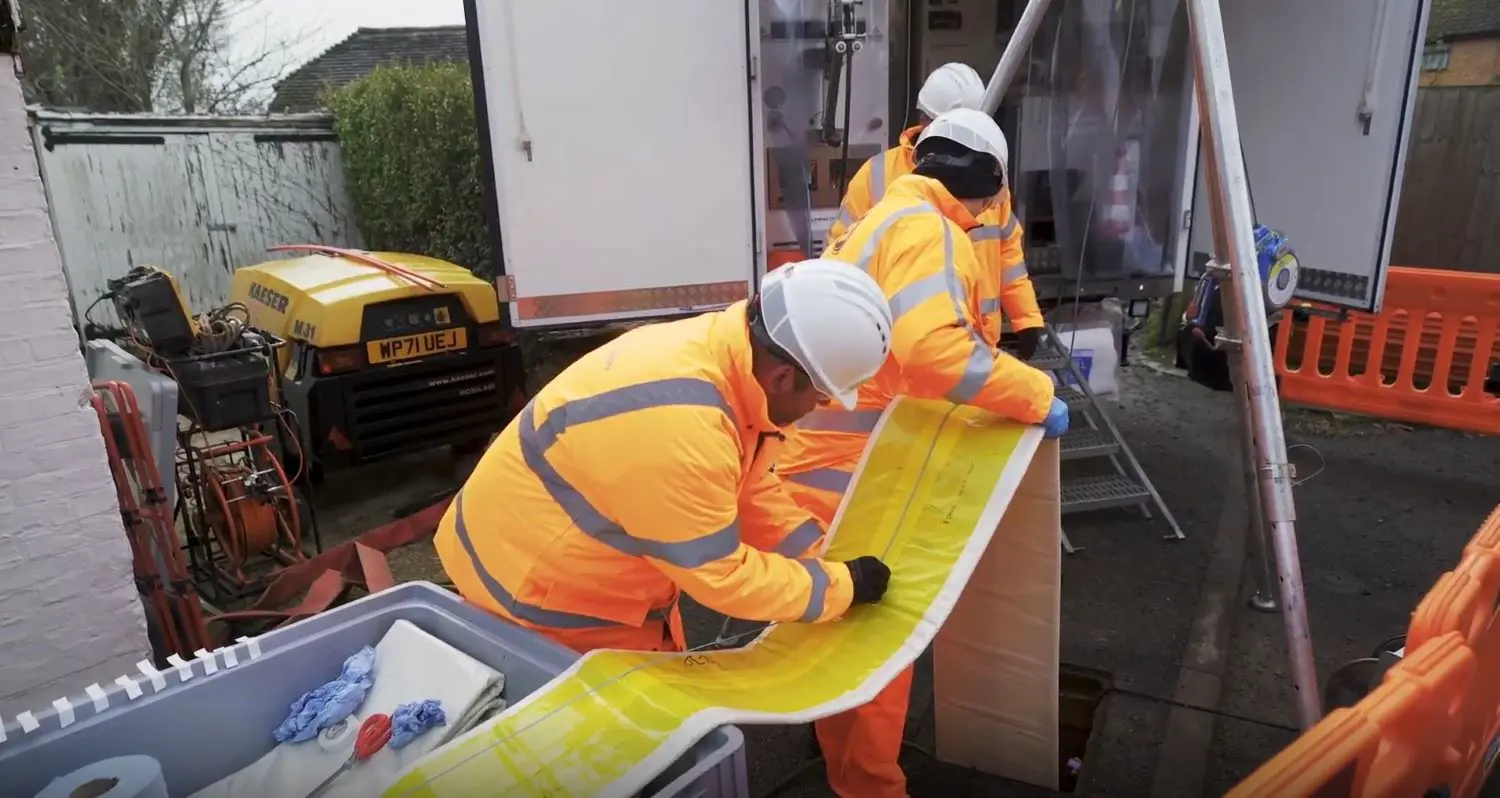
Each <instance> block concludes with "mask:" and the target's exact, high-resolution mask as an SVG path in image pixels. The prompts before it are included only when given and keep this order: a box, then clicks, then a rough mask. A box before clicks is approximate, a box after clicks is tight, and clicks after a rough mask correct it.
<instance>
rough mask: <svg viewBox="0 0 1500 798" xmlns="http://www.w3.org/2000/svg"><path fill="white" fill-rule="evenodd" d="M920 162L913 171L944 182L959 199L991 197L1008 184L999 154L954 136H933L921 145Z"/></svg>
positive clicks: (917, 156)
mask: <svg viewBox="0 0 1500 798" xmlns="http://www.w3.org/2000/svg"><path fill="white" fill-rule="evenodd" d="M916 162H917V165H916V168H915V169H913V170H912V171H913V174H918V175H921V176H922V177H930V178H932V179H933V180H936V181H938V182H939V183H942V184H943V188H946V189H948V193H949V194H952V195H953V196H954V198H955V199H961V200H970V199H989V198H990V197H993V196H995V195H996V194H999V193H1000V189H1002V188H1004V187H1005V180H1004V178H1002V177H1001V176H1000V175H999V174H997V173H998V172H999V171H1000V169H999V164H998V163H997V162H996V160H995V156H993V155H990V154H989V153H984V152H975V151H974V150H971V149H969V148H968V147H965V146H964V145H962V144H959V143H958V142H956V141H952V140H950V139H940V138H930V139H927V140H926V141H923V142H922V143H920V144H918V145H917V150H916Z"/></svg>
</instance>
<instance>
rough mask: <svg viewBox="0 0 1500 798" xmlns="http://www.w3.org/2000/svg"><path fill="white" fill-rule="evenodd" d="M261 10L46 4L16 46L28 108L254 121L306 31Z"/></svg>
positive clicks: (204, 2)
mask: <svg viewBox="0 0 1500 798" xmlns="http://www.w3.org/2000/svg"><path fill="white" fill-rule="evenodd" d="M261 2H262V0H47V2H45V3H40V4H36V5H33V6H32V9H33V11H32V13H31V19H30V20H29V22H30V25H29V26H28V29H27V31H26V32H25V34H24V35H23V38H22V47H23V50H22V57H23V63H24V65H25V70H26V71H25V84H24V85H25V88H26V91H27V96H28V100H29V101H31V102H36V103H41V104H44V105H48V106H52V107H64V108H78V109H86V110H94V111H107V112H146V111H158V112H182V113H258V112H261V111H264V109H265V107H266V105H267V104H268V102H269V100H270V95H271V87H272V84H274V83H275V82H276V81H277V80H279V79H280V78H281V77H283V76H284V75H285V74H286V73H287V72H289V71H290V70H291V69H292V68H293V67H294V66H295V64H294V63H293V61H292V60H291V58H292V57H291V55H290V54H291V53H294V52H297V51H299V50H300V49H301V48H300V47H299V45H301V44H302V43H303V42H305V41H306V40H307V38H308V31H305V30H304V31H280V32H273V31H271V30H270V29H269V27H268V26H267V25H266V23H265V22H260V23H259V27H260V28H261V30H260V31H259V33H258V35H257V31H256V27H257V24H256V22H255V20H256V18H257V17H259V18H261V19H262V20H263V19H264V18H265V14H264V13H263V12H260V8H259V7H260V5H261Z"/></svg>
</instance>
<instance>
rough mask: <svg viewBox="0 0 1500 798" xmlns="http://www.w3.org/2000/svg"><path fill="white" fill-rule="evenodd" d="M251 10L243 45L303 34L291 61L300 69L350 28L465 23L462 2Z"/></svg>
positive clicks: (309, 4) (303, 4) (357, 0)
mask: <svg viewBox="0 0 1500 798" xmlns="http://www.w3.org/2000/svg"><path fill="white" fill-rule="evenodd" d="M255 10H256V14H255V16H257V17H259V19H254V20H244V21H243V22H242V24H243V25H244V26H245V28H246V30H245V39H246V40H247V44H248V42H249V41H252V40H264V39H265V38H266V37H267V36H270V37H273V38H277V39H284V38H285V37H288V36H293V35H297V34H298V33H299V32H306V34H307V35H306V37H305V38H304V39H302V40H301V41H300V42H299V46H298V47H297V50H298V51H300V52H297V53H295V55H294V56H293V60H294V61H295V62H296V63H299V64H300V63H302V62H305V61H307V60H308V59H310V58H312V57H313V56H316V55H317V54H318V53H321V52H323V51H324V50H326V49H328V48H329V47H331V46H332V45H334V44H337V43H338V42H339V41H340V40H342V39H343V38H344V37H346V36H348V35H349V34H351V33H353V32H354V30H355V28H407V27H429V26H432V25H459V24H462V23H463V21H464V4H463V0H260V2H258V3H257V4H256V6H255ZM262 25H264V27H262ZM250 46H253V45H250Z"/></svg>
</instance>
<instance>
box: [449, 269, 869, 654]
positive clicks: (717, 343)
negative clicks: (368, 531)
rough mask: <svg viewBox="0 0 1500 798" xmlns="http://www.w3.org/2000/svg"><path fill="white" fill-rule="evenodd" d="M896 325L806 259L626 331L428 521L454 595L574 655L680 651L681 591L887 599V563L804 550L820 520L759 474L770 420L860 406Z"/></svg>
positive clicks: (759, 598)
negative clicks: (753, 287) (822, 556)
mask: <svg viewBox="0 0 1500 798" xmlns="http://www.w3.org/2000/svg"><path fill="white" fill-rule="evenodd" d="M890 340H891V314H890V306H889V305H888V304H887V303H886V299H885V296H884V295H882V294H881V292H880V287H879V286H878V285H876V283H875V281H874V280H872V279H871V278H870V277H869V276H868V275H866V274H864V273H862V272H860V271H858V270H857V269H854V268H851V267H850V266H848V265H847V264H844V263H838V262H827V261H817V260H813V261H806V262H802V263H795V264H790V265H788V266H784V267H782V268H780V269H778V270H776V271H775V272H772V273H771V274H769V275H767V276H766V278H765V280H764V281H763V282H762V286H761V291H760V293H759V294H757V295H756V296H755V297H754V298H752V299H751V300H749V301H748V302H745V301H741V302H738V303H736V304H734V305H731V306H730V307H729V308H727V309H725V310H723V311H719V312H715V313H707V314H704V315H702V316H697V317H695V318H691V319H685V320H682V321H676V322H670V323H665V324H656V325H651V326H647V327H640V328H637V329H635V330H631V331H630V332H627V333H625V334H624V335H622V336H620V337H619V338H617V339H615V340H613V341H611V342H610V343H608V344H605V345H604V346H603V347H601V348H599V349H597V350H595V351H593V352H591V353H589V354H587V355H585V356H583V357H582V358H581V359H579V360H578V361H577V362H576V363H574V364H573V365H571V366H569V367H568V368H567V369H566V370H564V371H563V372H562V373H561V374H559V375H558V376H557V378H556V379H554V380H553V381H552V382H550V383H548V385H547V386H546V387H545V388H543V389H542V390H541V391H540V392H538V393H537V395H536V396H535V397H534V398H533V399H532V400H531V402H530V403H529V404H527V405H526V408H525V409H524V410H522V411H521V413H520V415H518V416H517V417H516V418H515V419H514V420H512V421H511V423H510V424H508V425H507V426H506V428H505V430H504V431H503V432H501V433H500V436H499V437H498V438H497V439H496V440H495V442H494V443H493V444H491V445H490V448H489V450H488V451H487V452H485V454H484V457H483V458H482V459H481V460H480V461H479V465H478V466H477V467H475V469H474V472H473V474H472V475H470V477H469V479H468V480H467V481H466V482H465V483H464V486H463V489H462V490H460V491H459V493H458V495H457V496H456V497H455V498H454V500H453V503H452V505H450V506H449V508H448V511H447V513H446V514H445V515H444V516H443V520H442V522H441V524H439V526H438V532H437V539H436V545H437V550H438V555H439V557H440V558H441V560H442V563H443V569H444V570H445V571H446V572H447V573H448V576H449V578H451V579H452V580H453V583H454V584H455V585H456V586H457V587H458V590H459V592H460V593H461V594H463V596H464V598H465V599H467V600H469V601H471V602H473V603H475V604H478V605H479V606H481V607H484V608H486V609H488V610H490V611H491V612H494V613H496V614H498V615H500V616H502V617H505V618H507V619H509V620H511V621H514V622H515V623H517V624H519V625H521V626H524V627H526V628H528V629H532V630H534V631H537V632H539V633H541V634H543V635H546V636H547V637H550V638H552V639H553V640H556V641H557V642H559V643H561V644H563V645H565V646H568V647H569V648H572V649H573V650H575V651H578V652H580V653H582V652H587V651H590V650H593V649H597V648H622V649H633V650H646V651H674V650H675V651H680V650H683V649H684V648H685V641H684V636H683V630H682V616H681V613H680V611H679V609H678V599H679V597H680V595H681V594H682V593H687V594H688V595H690V596H692V597H693V598H694V599H695V600H697V601H698V602H699V603H701V604H703V605H705V606H707V607H709V608H711V609H713V610H716V611H718V612H721V613H724V614H726V615H730V616H733V617H737V618H745V619H749V620H758V621H803V622H810V623H816V622H820V621H828V620H832V619H834V618H837V617H839V616H841V615H843V614H844V612H845V611H847V610H848V609H849V607H850V605H851V604H863V603H871V602H876V601H879V600H880V597H881V596H882V595H884V593H885V588H886V584H887V582H888V580H889V578H890V571H889V570H888V569H887V568H886V566H885V565H884V564H883V563H882V562H881V561H880V560H878V559H876V558H875V557H859V558H857V559H855V560H853V561H850V562H846V563H845V562H830V561H824V560H819V559H814V558H812V557H808V556H806V555H807V554H808V553H809V552H810V551H813V550H815V547H816V546H818V545H819V544H820V543H821V542H822V538H823V534H824V530H823V528H821V527H820V526H819V524H818V523H817V521H815V520H814V519H813V518H811V517H810V516H809V515H808V514H807V513H806V512H804V511H802V510H800V509H799V508H798V507H797V505H796V504H794V503H793V502H792V501H791V500H790V499H789V498H788V497H787V495H786V494H785V492H784V491H783V490H782V488H781V486H780V483H779V482H778V480H777V477H776V475H775V474H774V473H772V470H771V469H772V466H773V464H774V463H775V462H776V453H777V450H778V449H779V447H780V445H781V442H782V441H783V440H784V437H783V435H782V433H781V428H782V427H785V426H787V425H789V424H791V423H792V422H794V421H796V420H798V419H799V418H801V417H802V416H804V415H806V414H807V413H808V412H809V411H811V410H813V409H814V408H815V407H817V406H818V405H820V404H827V403H829V402H830V401H837V402H839V403H840V404H842V405H843V406H845V407H849V408H852V407H854V403H855V401H856V396H857V393H856V392H857V390H858V388H859V385H860V384H861V383H863V382H864V381H865V380H867V379H869V378H870V377H871V376H872V375H873V374H875V372H876V371H877V370H878V369H879V368H880V366H881V364H882V363H883V362H884V361H885V359H886V355H887V354H888V353H889V351H890Z"/></svg>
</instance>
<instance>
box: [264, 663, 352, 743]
mask: <svg viewBox="0 0 1500 798" xmlns="http://www.w3.org/2000/svg"><path fill="white" fill-rule="evenodd" d="M374 682H375V649H374V647H372V646H365V647H364V648H362V649H360V650H359V651H358V652H356V653H355V654H354V656H352V657H350V658H349V659H347V660H344V668H343V671H342V672H341V673H340V674H339V677H338V678H337V679H334V680H333V681H331V682H329V683H327V684H325V685H323V686H322V687H319V688H318V689H316V690H313V691H311V692H307V693H303V694H302V697H301V698H299V699H297V700H296V701H293V702H292V707H291V710H292V711H291V714H289V715H287V718H286V720H284V721H282V722H281V725H280V726H277V727H276V730H275V731H273V732H271V736H273V737H275V738H276V742H278V743H301V742H306V741H308V740H311V739H312V738H314V737H317V736H318V733H319V732H321V731H323V730H324V729H327V728H329V727H331V726H333V725H335V724H337V723H338V722H339V721H341V720H343V719H344V718H347V717H349V716H350V715H352V714H354V710H356V709H359V705H360V704H362V703H364V700H365V694H366V693H368V692H370V687H371V685H373V684H374Z"/></svg>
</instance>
